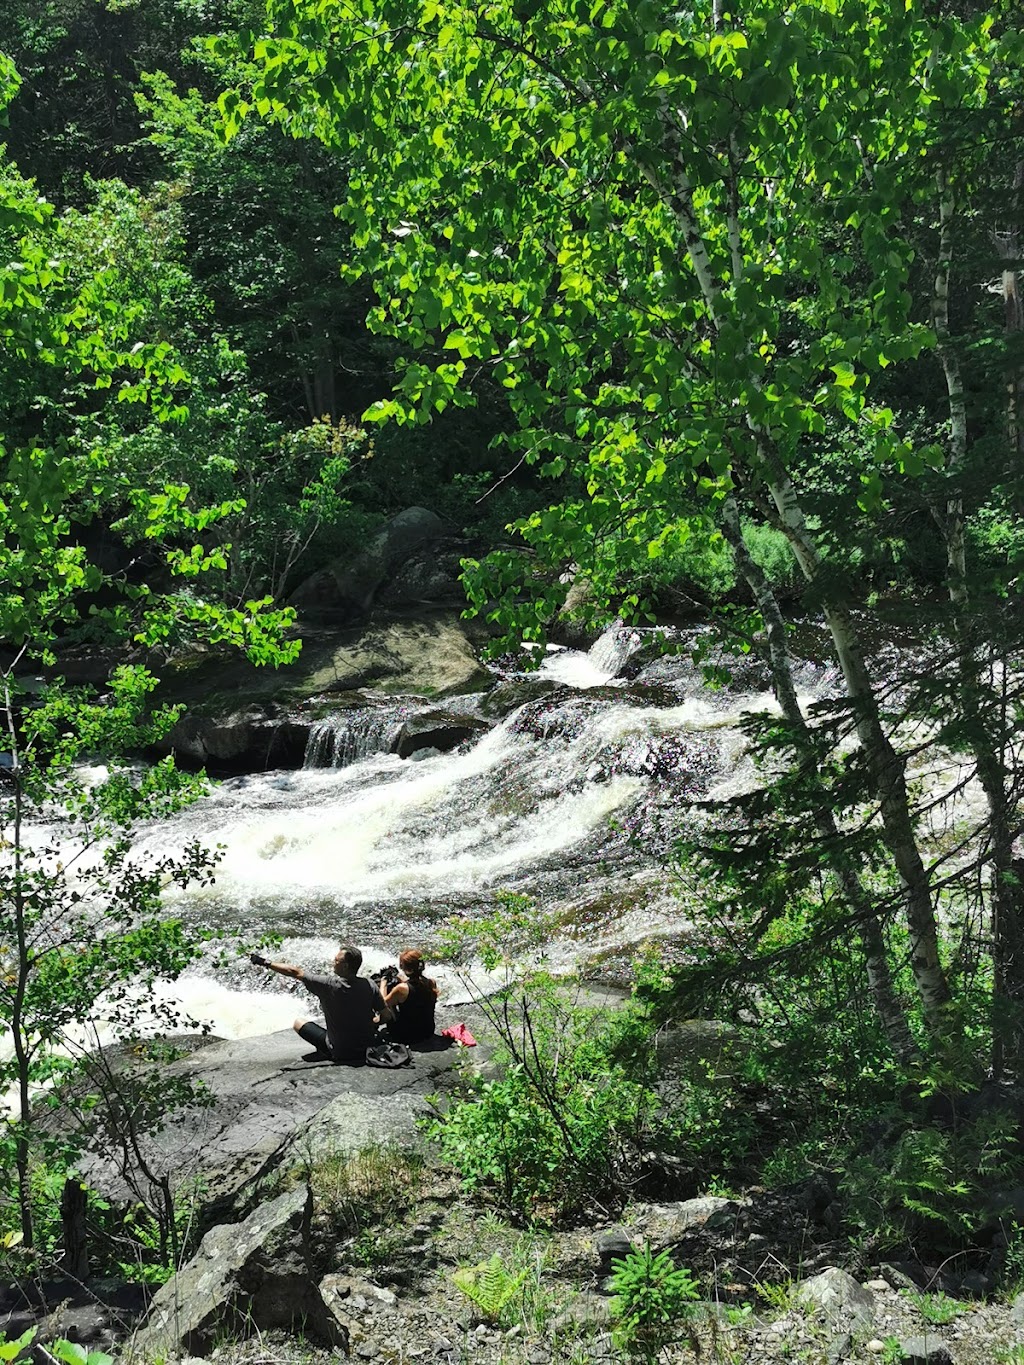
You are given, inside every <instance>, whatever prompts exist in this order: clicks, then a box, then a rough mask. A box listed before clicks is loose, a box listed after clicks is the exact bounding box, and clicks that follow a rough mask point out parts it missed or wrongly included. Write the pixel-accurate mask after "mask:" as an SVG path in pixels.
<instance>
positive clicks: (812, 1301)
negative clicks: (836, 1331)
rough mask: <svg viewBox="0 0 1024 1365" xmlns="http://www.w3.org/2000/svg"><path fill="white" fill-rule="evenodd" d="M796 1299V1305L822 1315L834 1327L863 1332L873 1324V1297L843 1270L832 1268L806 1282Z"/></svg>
mask: <svg viewBox="0 0 1024 1365" xmlns="http://www.w3.org/2000/svg"><path fill="white" fill-rule="evenodd" d="M795 1297H796V1301H797V1302H798V1303H801V1304H804V1305H805V1306H806V1307H808V1308H812V1309H815V1310H817V1311H819V1312H821V1313H822V1314H823V1315H824V1316H825V1317H826V1318H827V1319H828V1321H829V1322H831V1323H833V1324H834V1325H839V1324H843V1325H844V1326H856V1327H857V1328H859V1329H865V1328H867V1327H870V1325H871V1324H872V1322H873V1321H874V1316H875V1296H874V1294H872V1292H871V1290H870V1289H865V1288H864V1287H863V1285H860V1284H858V1283H857V1281H856V1280H855V1279H854V1278H853V1276H852V1275H848V1274H847V1273H846V1271H845V1270H838V1269H836V1268H835V1267H834V1266H832V1267H830V1268H829V1269H828V1270H823V1271H822V1272H821V1274H820V1275H815V1276H814V1278H813V1279H810V1280H806V1281H805V1282H804V1283H803V1284H802V1285H800V1287H799V1288H798V1289H797V1291H796V1296H795Z"/></svg>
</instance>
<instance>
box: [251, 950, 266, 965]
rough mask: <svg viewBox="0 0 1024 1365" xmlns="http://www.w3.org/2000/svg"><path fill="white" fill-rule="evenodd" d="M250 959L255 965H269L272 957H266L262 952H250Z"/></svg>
mask: <svg viewBox="0 0 1024 1365" xmlns="http://www.w3.org/2000/svg"><path fill="white" fill-rule="evenodd" d="M249 961H250V962H251V963H252V965H253V966H254V967H269V966H270V958H269V957H264V956H263V954H262V953H250V954H249Z"/></svg>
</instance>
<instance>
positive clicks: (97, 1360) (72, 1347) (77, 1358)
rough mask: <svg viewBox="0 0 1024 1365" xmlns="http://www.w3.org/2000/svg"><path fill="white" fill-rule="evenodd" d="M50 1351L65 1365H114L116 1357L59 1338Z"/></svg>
mask: <svg viewBox="0 0 1024 1365" xmlns="http://www.w3.org/2000/svg"><path fill="white" fill-rule="evenodd" d="M49 1349H50V1351H51V1352H52V1354H53V1355H55V1356H56V1357H57V1359H58V1360H62V1361H63V1362H64V1365H114V1357H113V1356H108V1355H107V1353H106V1352H105V1351H90V1350H89V1349H88V1348H87V1347H85V1346H79V1344H78V1343H77V1342H75V1341H67V1340H66V1339H65V1338H64V1337H58V1338H57V1340H56V1341H55V1342H53V1343H52V1344H51V1346H50V1348H49Z"/></svg>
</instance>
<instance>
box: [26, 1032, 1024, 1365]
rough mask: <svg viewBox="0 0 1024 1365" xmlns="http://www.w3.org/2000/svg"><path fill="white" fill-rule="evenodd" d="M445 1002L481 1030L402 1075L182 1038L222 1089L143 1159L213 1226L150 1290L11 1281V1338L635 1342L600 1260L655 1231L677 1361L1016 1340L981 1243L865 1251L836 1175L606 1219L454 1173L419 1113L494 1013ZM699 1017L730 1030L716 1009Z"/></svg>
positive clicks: (515, 1360)
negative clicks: (497, 1192)
mask: <svg viewBox="0 0 1024 1365" xmlns="http://www.w3.org/2000/svg"><path fill="white" fill-rule="evenodd" d="M456 1018H457V1019H459V1020H462V1021H465V1022H467V1023H468V1024H469V1026H470V1028H471V1029H472V1031H473V1032H474V1033H475V1034H476V1035H477V1037H478V1039H479V1046H478V1047H477V1048H475V1049H459V1048H448V1047H444V1046H442V1045H441V1043H440V1040H438V1043H437V1044H436V1046H431V1047H429V1048H425V1049H422V1050H419V1051H417V1053H416V1054H415V1057H414V1062H413V1065H412V1066H411V1067H410V1068H408V1069H403V1070H398V1071H380V1070H374V1069H370V1068H347V1067H332V1066H329V1065H323V1064H316V1063H311V1062H308V1061H303V1060H302V1049H303V1044H302V1043H301V1041H300V1040H298V1039H297V1038H296V1037H295V1035H294V1034H293V1033H291V1032H285V1033H278V1034H271V1035H268V1036H265V1037H261V1038H254V1039H248V1040H245V1041H242V1042H234V1043H227V1042H222V1041H214V1042H211V1043H209V1044H207V1045H206V1046H204V1047H201V1048H200V1049H199V1050H198V1051H196V1052H194V1053H191V1054H189V1055H187V1056H183V1057H181V1058H180V1060H179V1061H177V1062H175V1063H173V1064H172V1066H171V1068H170V1069H171V1071H172V1072H173V1073H174V1074H181V1075H187V1076H189V1077H191V1078H192V1079H196V1080H202V1081H203V1083H204V1085H205V1086H206V1087H207V1088H208V1090H209V1093H210V1096H211V1100H212V1102H211V1104H210V1105H209V1107H208V1108H206V1109H205V1110H203V1111H201V1112H200V1113H198V1114H194V1115H191V1116H189V1117H185V1118H182V1119H180V1120H178V1121H177V1122H172V1123H170V1124H168V1126H167V1127H166V1128H165V1129H164V1130H163V1131H162V1132H161V1133H159V1134H157V1135H156V1136H154V1137H153V1138H152V1139H151V1140H150V1142H149V1143H148V1144H147V1155H148V1157H149V1159H150V1160H151V1162H152V1164H153V1165H154V1167H159V1168H160V1169H163V1170H166V1171H167V1172H168V1174H169V1175H170V1176H171V1178H172V1179H173V1180H174V1182H175V1183H176V1184H180V1185H182V1187H183V1188H191V1189H192V1190H193V1191H194V1206H193V1216H194V1217H195V1218H196V1219H197V1220H199V1222H200V1223H201V1225H202V1226H203V1227H204V1228H205V1229H206V1231H205V1234H204V1236H203V1238H202V1241H201V1244H200V1245H199V1246H198V1249H197V1250H196V1252H195V1254H194V1255H193V1256H192V1258H191V1260H189V1261H188V1263H187V1264H185V1265H183V1266H182V1268H181V1269H180V1270H179V1272H178V1274H177V1275H176V1276H174V1277H173V1278H172V1279H171V1280H170V1281H168V1283H167V1284H165V1285H164V1286H163V1287H162V1288H161V1289H159V1291H158V1292H156V1294H155V1296H154V1297H153V1299H152V1301H151V1302H150V1303H149V1304H147V1303H146V1302H145V1301H144V1300H143V1298H142V1297H140V1295H139V1293H138V1292H137V1291H135V1292H133V1291H132V1290H130V1289H129V1288H128V1287H127V1286H124V1285H119V1284H111V1283H109V1282H104V1283H87V1284H85V1285H84V1286H83V1285H78V1286H76V1285H73V1284H71V1283H70V1282H67V1281H65V1282H63V1283H59V1284H50V1285H49V1286H47V1287H46V1290H45V1298H46V1303H45V1306H44V1307H40V1305H39V1303H38V1302H36V1303H32V1302H30V1301H31V1300H32V1299H33V1294H34V1291H33V1287H32V1285H31V1284H30V1283H29V1282H28V1281H26V1282H24V1283H22V1284H21V1285H19V1286H16V1287H13V1288H11V1289H9V1290H8V1291H7V1293H6V1295H5V1303H4V1308H5V1309H6V1310H8V1316H7V1319H6V1325H5V1330H6V1331H7V1333H8V1335H9V1336H10V1335H13V1334H15V1333H18V1332H20V1331H21V1330H23V1329H24V1327H25V1326H26V1325H27V1324H28V1323H30V1322H32V1321H37V1322H40V1332H39V1339H40V1340H45V1339H52V1338H53V1337H54V1336H56V1335H58V1334H62V1335H67V1336H69V1337H70V1338H71V1339H73V1340H79V1341H81V1342H82V1343H83V1344H86V1345H89V1346H99V1347H102V1348H104V1349H106V1350H107V1351H109V1352H111V1353H112V1354H114V1356H115V1358H116V1359H122V1358H125V1359H129V1360H131V1361H134V1362H139V1365H155V1362H157V1361H159V1362H171V1361H178V1360H190V1361H191V1362H192V1365H198V1362H199V1361H201V1360H211V1361H217V1362H220V1365H270V1362H280V1365H319V1362H324V1365H326V1362H327V1361H329V1360H336V1359H338V1358H339V1353H345V1354H348V1355H350V1356H351V1357H352V1358H355V1359H359V1360H365V1361H377V1362H380V1363H381V1365H400V1363H404V1362H412V1361H425V1362H434V1361H436V1362H438V1365H462V1363H463V1362H468V1361H470V1360H472V1361H474V1362H478V1363H479V1365H499V1363H501V1365H548V1362H558V1363H560V1362H569V1363H570V1365H583V1362H585V1361H602V1360H614V1359H622V1358H624V1357H623V1353H622V1351H621V1350H620V1349H619V1347H618V1345H617V1342H616V1339H615V1335H614V1326H615V1322H614V1308H613V1305H612V1299H611V1286H610V1284H609V1275H610V1273H611V1272H612V1270H613V1262H614V1261H615V1260H616V1258H621V1257H622V1256H623V1255H625V1254H627V1253H628V1251H629V1250H630V1248H639V1247H641V1246H644V1245H648V1246H650V1247H651V1249H652V1250H654V1251H666V1252H668V1253H669V1255H670V1256H671V1258H672V1260H673V1262H674V1263H675V1264H676V1265H678V1266H683V1267H686V1268H687V1269H688V1270H690V1271H691V1272H692V1275H693V1277H694V1282H695V1285H696V1290H695V1293H696V1295H697V1297H696V1298H695V1301H694V1303H693V1305H692V1309H691V1312H690V1314H689V1315H688V1317H687V1319H686V1321H685V1323H684V1324H683V1325H682V1326H681V1327H680V1329H679V1331H678V1333H677V1338H678V1339H677V1340H676V1341H675V1342H674V1344H673V1345H671V1346H670V1347H668V1348H667V1349H666V1350H665V1352H664V1354H663V1355H662V1357H661V1359H663V1360H664V1361H665V1362H666V1363H667V1365H691V1363H692V1365H696V1362H700V1361H708V1360H711V1361H720V1362H723V1363H724V1362H729V1365H741V1362H742V1363H743V1365H755V1362H756V1363H761V1362H764V1363H765V1365H770V1363H771V1362H780V1363H781V1362H790V1361H802V1362H806V1365H838V1362H841V1361H850V1362H867V1361H883V1362H888V1365H895V1363H896V1362H906V1365H944V1363H945V1365H948V1363H949V1362H953V1365H995V1362H998V1361H1001V1360H1002V1361H1006V1362H1013V1361H1018V1360H1020V1359H1022V1358H1024V1297H1019V1298H1017V1299H1012V1298H1011V1297H1009V1296H1004V1297H1003V1298H1001V1299H996V1300H992V1301H985V1300H984V1299H982V1298H977V1297H974V1296H973V1295H974V1294H975V1293H977V1291H978V1288H979V1282H978V1277H977V1275H976V1273H974V1271H973V1267H972V1264H971V1260H970V1258H969V1257H968V1258H967V1259H966V1260H964V1261H959V1260H954V1261H953V1262H951V1263H947V1264H945V1265H924V1264H918V1263H916V1262H909V1261H904V1262H898V1263H897V1262H892V1261H886V1260H884V1259H877V1258H873V1257H872V1256H871V1255H870V1253H869V1252H867V1251H865V1250H864V1249H862V1248H860V1249H859V1248H858V1247H857V1246H855V1245H854V1244H852V1243H851V1241H850V1240H849V1238H848V1237H847V1236H845V1235H844V1234H843V1231H842V1224H841V1209H840V1205H839V1203H838V1193H837V1186H836V1181H835V1179H834V1178H833V1177H830V1176H828V1175H826V1174H822V1175H820V1176H818V1177H815V1178H813V1179H810V1180H805V1181H803V1182H801V1183H799V1184H795V1185H792V1186H789V1187H786V1188H783V1189H775V1190H771V1191H769V1190H763V1189H758V1188H751V1189H745V1190H736V1191H727V1192H721V1191H718V1192H715V1193H702V1194H697V1195H696V1196H695V1197H689V1198H685V1199H678V1198H672V1197H670V1196H671V1193H672V1190H671V1180H666V1181H665V1182H663V1187H662V1188H660V1189H652V1187H651V1186H650V1185H649V1184H648V1185H646V1186H640V1185H638V1186H637V1188H636V1190H635V1191H634V1192H633V1194H634V1197H633V1198H632V1199H630V1200H629V1201H628V1202H627V1203H626V1205H625V1208H624V1209H623V1211H622V1212H621V1214H620V1215H619V1216H618V1217H617V1218H612V1217H610V1216H608V1215H607V1214H602V1211H601V1210H600V1209H599V1208H597V1207H595V1208H594V1209H593V1210H592V1215H591V1218H590V1220H589V1221H588V1222H586V1223H585V1224H583V1225H573V1226H555V1227H549V1228H547V1229H536V1228H535V1229H525V1228H523V1227H521V1226H516V1225H514V1224H513V1223H511V1222H509V1221H507V1220H505V1219H504V1218H503V1217H502V1216H501V1215H500V1214H499V1213H498V1212H497V1210H496V1209H495V1208H494V1207H492V1206H489V1205H488V1204H487V1203H486V1202H485V1201H478V1200H474V1199H471V1198H469V1197H467V1196H466V1195H465V1193H464V1192H463V1191H461V1190H460V1188H459V1186H458V1183H457V1181H456V1180H455V1179H454V1178H453V1176H452V1175H451V1173H450V1172H449V1171H447V1170H446V1169H444V1168H443V1166H441V1165H440V1164H438V1161H437V1157H436V1151H435V1149H433V1148H432V1147H431V1146H430V1145H429V1143H428V1142H427V1141H426V1139H425V1138H424V1135H423V1132H422V1129H421V1127H420V1126H419V1125H418V1122H417V1120H418V1119H420V1118H422V1117H424V1116H427V1115H429V1114H430V1113H431V1112H433V1111H435V1109H436V1106H437V1105H439V1104H440V1105H443V1103H444V1097H445V1095H446V1094H448V1093H450V1092H451V1091H452V1089H453V1088H454V1087H456V1086H457V1085H458V1083H459V1078H460V1070H461V1068H463V1067H466V1066H469V1067H471V1068H473V1069H476V1070H480V1069H483V1070H484V1071H485V1072H486V1070H487V1068H488V1067H489V1066H490V1065H491V1063H490V1056H491V1044H492V1041H493V1039H492V1037H491V1034H490V1029H489V1025H488V1023H487V1020H486V1018H485V1017H484V1014H483V1013H482V1012H481V1011H480V1010H479V1009H478V1008H477V1007H474V1006H466V1005H460V1006H457V1007H450V1008H449V1009H448V1010H447V1011H445V1012H444V1013H443V1017H442V1019H441V1021H440V1025H439V1026H442V1027H443V1026H444V1024H445V1023H448V1022H454V1021H455V1020H456ZM694 1027H696V1025H695V1026H694ZM706 1036H707V1040H708V1042H709V1044H714V1045H716V1046H717V1045H718V1044H717V1041H716V1040H718V1034H717V1033H716V1031H715V1030H714V1029H713V1028H712V1029H708V1030H706ZM87 1173H88V1175H89V1179H90V1182H91V1184H93V1186H94V1187H95V1188H97V1189H98V1190H100V1191H101V1192H103V1193H104V1194H106V1195H107V1196H108V1197H109V1198H111V1199H113V1200H117V1199H119V1198H123V1197H124V1196H125V1194H126V1191H125V1190H124V1189H123V1188H122V1184H121V1179H120V1176H119V1173H118V1170H117V1169H116V1166H113V1165H111V1164H109V1163H107V1164H104V1163H103V1162H100V1161H98V1160H96V1161H94V1163H93V1165H92V1168H91V1170H89V1171H88V1172H87ZM676 1183H677V1184H680V1183H683V1182H676ZM652 1194H654V1195H656V1198H655V1199H654V1200H653V1202H652ZM495 1257H496V1258H497V1261H494V1259H493V1258H495ZM488 1265H489V1266H490V1267H491V1269H490V1271H488V1272H484V1271H483V1270H482V1269H481V1268H482V1267H485V1266H488ZM474 1267H476V1268H477V1275H478V1277H479V1275H480V1274H482V1273H490V1274H491V1276H492V1279H493V1281H494V1283H493V1284H492V1285H491V1286H490V1290H489V1292H490V1294H491V1298H490V1301H488V1298H487V1295H486V1294H482V1293H478V1294H476V1295H475V1296H474V1294H473V1293H472V1292H469V1293H467V1292H466V1289H465V1286H466V1285H467V1284H468V1285H469V1286H470V1287H472V1285H473V1283H474V1280H473V1268H474ZM494 1267H497V1268H496V1269H495V1268H494ZM972 1274H973V1280H972ZM505 1291H508V1292H507V1297H506V1298H505V1300H504V1301H502V1296H503V1293H504V1292H505ZM40 1319H42V1320H41V1321H40ZM40 1359H42V1360H46V1359H47V1357H45V1356H40Z"/></svg>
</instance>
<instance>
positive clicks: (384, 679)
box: [293, 611, 492, 697]
mask: <svg viewBox="0 0 1024 1365" xmlns="http://www.w3.org/2000/svg"><path fill="white" fill-rule="evenodd" d="M310 665H311V666H310ZM294 676H295V675H293V677H294ZM491 680H492V679H491V674H490V672H489V670H488V669H486V668H484V666H483V665H482V664H481V663H480V662H479V661H478V659H477V657H476V655H475V653H474V651H473V646H472V645H471V644H470V641H469V637H468V636H467V634H466V630H465V627H464V626H463V624H462V622H461V620H460V619H459V616H458V614H457V613H456V612H454V611H451V612H443V611H438V612H433V613H421V614H420V615H418V616H416V617H413V618H409V617H403V618H399V619H388V620H379V621H378V620H375V621H373V622H372V623H371V624H370V625H369V626H367V627H366V628H365V629H363V630H360V631H358V632H349V633H348V634H347V635H346V637H345V638H344V639H342V640H341V641H340V642H337V643H335V644H334V645H333V647H331V648H330V649H329V650H327V651H324V650H320V651H316V652H312V651H311V654H310V659H309V660H308V662H307V669H306V670H305V671H304V672H303V675H302V680H301V690H302V692H303V693H304V694H305V695H307V696H311V695H314V694H318V693H325V692H338V691H350V690H352V689H353V688H359V687H370V686H373V687H376V688H378V689H380V690H382V691H386V692H390V693H392V694H394V693H415V694H418V695H420V696H429V697H432V696H443V695H449V694H452V693H458V692H472V691H475V690H477V689H479V688H481V687H486V686H488V685H489V684H490V682H491Z"/></svg>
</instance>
